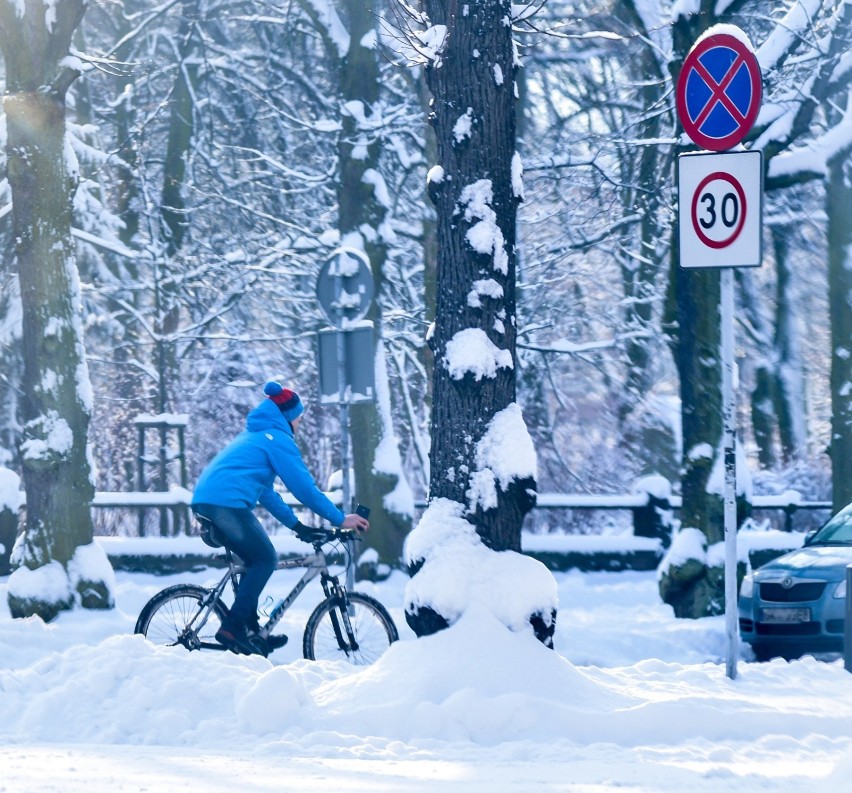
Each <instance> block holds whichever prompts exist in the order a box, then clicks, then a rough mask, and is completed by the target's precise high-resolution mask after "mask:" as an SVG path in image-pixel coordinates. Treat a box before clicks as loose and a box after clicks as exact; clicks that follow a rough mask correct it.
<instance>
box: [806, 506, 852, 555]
mask: <svg viewBox="0 0 852 793" xmlns="http://www.w3.org/2000/svg"><path fill="white" fill-rule="evenodd" d="M821 543H832V544H834V543H849V544H850V545H852V504H849V506H846V507H844V508H843V509H841V510H840V512H838V513H837V514H836V515H835V516H834V517H833V518H831V520H829V521H828V523H826V524H825V525H824V526H823V527H822V528H821V529H820V530H819V531H818V532H817V533H816V534H814V536H813V537H811V539H810V540H809V541H808V545H819V544H821Z"/></svg>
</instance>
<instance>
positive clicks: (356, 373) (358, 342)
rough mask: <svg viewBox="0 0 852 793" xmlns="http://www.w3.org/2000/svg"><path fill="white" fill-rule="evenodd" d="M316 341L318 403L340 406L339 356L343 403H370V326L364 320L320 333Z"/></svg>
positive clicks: (372, 390)
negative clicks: (342, 370) (342, 373)
mask: <svg viewBox="0 0 852 793" xmlns="http://www.w3.org/2000/svg"><path fill="white" fill-rule="evenodd" d="M317 337H318V343H317V352H318V362H317V363H318V366H317V368H318V369H319V390H320V402H321V403H323V404H332V403H335V402H340V385H339V383H340V378H339V376H338V373H339V371H340V364H339V356H340V354H341V353H342V355H343V366H344V371H345V380H346V382H345V386H344V390H343V400H344V402H346V403H348V404H354V403H356V402H372V400H373V399H374V398H375V392H376V385H375V383H376V374H375V361H374V359H373V355H374V353H373V323H372V322H369V321H367V320H365V321H363V322H360V323H358V324H357V325H354V326H351V327H349V328H347V329H346V330H336V329H334V330H332V329H329V330H321V331H320V332H319V333H318V334H317ZM341 340H342V342H343V344H342V348H341V349H339V347H338V342H339V341H341Z"/></svg>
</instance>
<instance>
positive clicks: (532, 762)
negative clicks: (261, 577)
mask: <svg viewBox="0 0 852 793" xmlns="http://www.w3.org/2000/svg"><path fill="white" fill-rule="evenodd" d="M214 575H216V573H215V572H201V573H195V574H184V575H178V576H171V577H168V578H164V577H155V576H148V575H140V574H128V573H119V574H117V591H116V596H117V603H118V607H117V608H116V609H115V610H114V611H111V612H106V613H93V612H81V611H78V612H73V613H67V614H63V615H62V616H61V617H60V618H59V619H57V620H56V621H55V622H54V623H52V624H49V625H45V624H43V623H42V622H41V621H40V620H37V619H32V620H14V621H13V620H11V619H10V617H9V613H8V609H7V607H6V593H5V589H6V582H7V580H8V579H3V578H0V791H2V793H46V792H47V791H51V793H53V792H54V791H55V792H57V793H77V792H78V791H80V792H81V793H82V791H85V793H124V792H129V791H169V793H171V792H172V791H175V792H178V791H196V793H197V792H198V791H204V793H207V792H208V791H217V792H218V791H229V793H230V792H231V791H234V790H239V791H246V792H247V793H259V791H274V792H275V793H282V792H283V793H288V792H289V791H299V792H300V793H311V792H312V791H317V792H319V791H322V792H323V793H324V792H325V791H335V792H336V793H337V792H338V791H347V793H352V792H354V791H371V793H376V792H381V791H388V792H389V793H402V792H404V791H433V790H434V791H441V792H442V793H445V792H447V793H454V792H455V791H464V792H465V793H479V791H489V792H490V791H534V790H535V791H538V790H546V791H571V792H572V793H607V792H610V791H613V792H614V791H619V793H626V792H629V793H638V792H639V791H642V792H643V793H645V792H647V793H652V792H653V793H666V792H667V791H672V792H674V791H677V793H684V792H685V791H690V793H693V792H695V791H697V792H698V793H701V791H707V792H708V793H709V791H713V793H718V792H719V791H729V790H730V791H764V790H766V791H773V792H774V793H784V792H785V791H791V792H792V791H796V793H801V791H803V790H807V791H815V790H816V791H823V790H825V791H832V793H833V792H834V791H844V790H849V789H850V787H849V785H850V782H849V780H850V778H852V675H850V674H849V673H847V672H846V671H845V670H844V668H843V664H842V661H840V660H835V661H832V662H825V661H816V660H814V659H812V658H806V659H803V660H801V661H794V662H791V663H787V662H784V661H780V660H776V661H773V662H771V663H768V664H753V663H748V662H747V661H746V660H745V658H744V660H743V661H741V662H740V664H739V677H738V678H737V680H735V681H731V680H729V679H728V678H727V677H726V676H725V664H724V652H725V646H724V624H723V623H724V619H723V618H711V619H704V620H698V621H681V620H676V619H674V617H673V616H672V613H671V610H670V609H669V608H668V607H667V606H664V605H663V604H661V603H660V601H659V598H658V596H657V590H656V583H655V576H654V574H653V573H585V574H580V573H566V574H559V575H557V580H558V585H559V599H560V610H559V618H558V626H557V631H556V637H555V641H556V652H552V651H549V650H547V649H545V648H544V647H542V646H541V645H539V644H538V643H537V642H536V641H535V640H534V639H533V638H531V637H530V636H526V635H518V634H512V633H510V632H509V631H507V630H506V629H505V628H504V627H502V625H500V624H498V623H497V622H496V621H495V620H494V619H493V618H492V617H491V616H490V614H488V613H487V612H485V611H482V610H474V611H471V612H469V613H467V614H466V615H465V616H464V617H463V618H462V619H461V621H460V622H459V623H458V624H457V625H456V626H454V627H453V628H451V629H449V630H447V631H444V632H443V633H441V634H438V635H436V636H433V637H430V638H426V639H420V640H417V639H414V637H413V636H412V634H411V632H410V631H409V630H408V628H407V627H406V625H405V620H404V619H403V615H402V611H401V608H402V602H403V589H404V586H405V580H406V579H405V577H404V576H403V575H401V574H397V575H394V576H393V577H392V578H391V579H390V580H389V581H387V582H385V583H382V584H379V585H376V586H372V585H366V586H364V587H362V588H364V589H365V590H366V591H368V592H370V593H371V594H373V595H375V596H376V597H378V598H379V599H380V600H381V601H382V602H384V603H385V604H386V605H387V606H388V607H389V608H390V610H391V612H392V614H393V616H394V619H395V620H396V622H397V625H398V627H399V629H400V633H401V638H402V640H401V641H400V642H398V643H397V644H395V645H394V646H393V647H392V648H391V649H390V650H389V651H388V652H387V653H386V655H385V656H384V657H383V658H382V659H381V660H380V661H379V662H378V663H377V664H375V665H374V666H372V667H369V668H367V669H352V668H348V667H345V666H342V665H339V664H323V663H313V662H308V661H304V660H302V659H300V658H299V651H300V646H301V641H300V637H301V630H302V627H303V626H304V623H305V619H306V617H307V614H308V612H309V610H310V609H311V608H312V607H313V605H314V604H315V603H316V600H317V593H316V592H315V591H313V590H312V589H311V588H309V589H308V590H307V591H306V592H305V593H304V594H303V595H302V596H301V597H300V598H299V600H298V601H297V602H296V604H295V606H294V607H293V609H291V611H290V612H288V614H287V615H286V617H285V630H286V631H287V632H288V633H289V635H290V637H291V642H290V644H289V645H288V646H287V647H285V648H284V649H282V650H280V651H278V652H276V653H275V654H274V655H273V656H272V657H271V658H270V659H268V660H267V659H263V658H258V657H251V658H248V657H244V656H242V657H238V656H234V655H230V654H218V653H215V654H199V653H193V654H190V653H186V652H184V651H183V650H179V649H167V648H160V647H154V646H152V645H150V644H148V643H147V642H146V641H145V640H144V639H142V638H141V637H139V636H134V635H133V634H132V631H133V625H134V622H135V619H136V616H137V615H138V613H139V610H140V609H141V608H142V605H143V604H144V603H145V601H146V600H147V599H148V598H149V597H150V596H151V595H153V594H154V593H155V592H157V591H158V590H160V589H161V588H163V587H165V586H167V585H169V584H172V583H177V582H178V581H189V580H192V581H197V582H205V581H210V580H212V577H213V576H214ZM295 576H296V574H295V573H292V574H291V573H289V572H281V573H277V574H276V575H275V576H274V577H273V580H272V584H271V587H270V591H271V592H272V594H273V595H280V594H284V593H285V592H286V591H287V590H288V589H289V586H290V585H292V583H293V581H294V580H295ZM312 586H313V585H312Z"/></svg>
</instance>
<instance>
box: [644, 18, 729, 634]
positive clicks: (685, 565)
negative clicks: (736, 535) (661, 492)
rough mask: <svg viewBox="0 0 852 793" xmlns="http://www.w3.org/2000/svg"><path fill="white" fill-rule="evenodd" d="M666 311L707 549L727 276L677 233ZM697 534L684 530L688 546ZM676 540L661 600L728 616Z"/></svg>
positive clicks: (716, 517) (692, 504) (703, 24)
mask: <svg viewBox="0 0 852 793" xmlns="http://www.w3.org/2000/svg"><path fill="white" fill-rule="evenodd" d="M701 5H702V12H701V13H700V14H694V15H690V16H680V17H678V19H677V20H676V22H675V24H674V26H673V30H672V32H673V39H674V55H673V59H672V63H673V65H675V68H674V71H675V73H674V74H673V75H672V79H673V82H674V83H676V82H677V76H678V75H677V65H679V64H680V63H682V62H683V59H684V58H685V57H686V54H687V52H688V51H689V49H690V48H691V47H692V45H693V43H694V42H695V40H696V39H697V38H698V36H699V35H700V33H701V32H703V31H704V30H705V29H706V28H707V27H710V26H711V25H713V24H714V23H715V22H717V21H719V20H717V19H716V18H715V17H714V16H713V14H712V12H711V9H710V7H709V5H708V4H707V3H706V2H702V4H701ZM671 250H672V258H671V276H670V281H669V294H668V296H667V314H668V318H669V320H670V321H671V335H670V341H671V345H672V348H673V350H674V354H675V362H676V364H677V369H678V375H679V379H680V397H681V420H682V427H683V458H682V468H681V470H682V475H681V494H682V497H683V507H682V510H681V525H682V526H683V528H684V529H687V530H690V529H692V530H697V531H699V532H700V533H701V535H703V540H702V542H703V545H704V549H705V550H706V548H707V547H709V546H711V545H714V544H716V543H719V542H722V540H723V538H724V502H723V498H722V493H721V492H718V488H714V487H708V485H709V484H710V482H711V474H712V473H713V470H714V465H715V464H716V463H717V457H718V455H719V454H720V452H721V447H722V392H721V375H722V361H721V355H720V343H721V338H720V326H721V323H720V312H719V306H720V286H719V285H720V278H719V272H718V271H717V270H684V269H683V268H682V267H681V266H680V251H679V249H678V245H677V235H674V237H673V240H672V246H671ZM690 534H691V532H689V531H686V532H683V531H682V535H683V538H684V542H686V538H688V537H689V536H690ZM681 550H682V549H680V548H679V546H678V538H675V541H674V543H673V544H672V547H671V549H670V554H672V556H671V558H672V559H674V560H675V561H673V563H671V564H666V563H664V566H663V569H662V573H661V577H660V595H661V597H662V598H663V600H664V601H665V602H666V603H668V604H670V605H671V606H672V607H673V608H674V611H675V614H677V616H679V617H692V618H697V617H703V616H709V615H711V614H720V613H722V612H723V611H724V578H723V576H722V575H720V571H721V567H708V565H707V559H706V556H704V555H703V553H702V554H700V555H701V556H702V558H700V559H695V558H688V559H685V560H684V558H683V556H682V554H681Z"/></svg>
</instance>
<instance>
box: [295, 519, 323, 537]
mask: <svg viewBox="0 0 852 793" xmlns="http://www.w3.org/2000/svg"><path fill="white" fill-rule="evenodd" d="M290 531H292V532H293V533H294V534H295V535H296V536H297V537H298V538H299V539H300V540H301V541H302V542H314V540H319V539H322V538H324V537H325V532H324V531H322V530H321V529H312V528H311V527H310V526H306V525H305V524H304V523H302V522H301V521H299V522H297V523H296V525H295V526H291V527H290Z"/></svg>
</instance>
